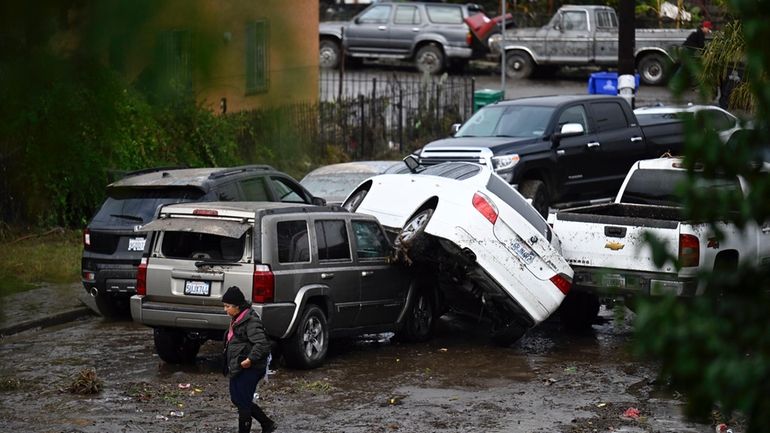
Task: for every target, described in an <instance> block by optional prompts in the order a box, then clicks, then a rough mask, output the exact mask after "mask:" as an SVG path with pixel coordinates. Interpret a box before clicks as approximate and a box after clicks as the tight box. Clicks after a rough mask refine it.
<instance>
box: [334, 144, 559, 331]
mask: <svg viewBox="0 0 770 433" xmlns="http://www.w3.org/2000/svg"><path fill="white" fill-rule="evenodd" d="M405 161H406V162H407V163H408V164H409V166H410V169H411V170H412V172H411V173H408V174H397V175H396V174H383V175H379V176H375V177H373V178H371V179H368V180H366V181H365V182H363V183H362V184H361V185H359V186H358V187H357V188H356V190H355V191H353V192H352V193H351V195H350V196H349V197H348V198H347V199H346V200H345V202H344V203H343V207H345V208H346V209H348V210H350V211H355V212H359V213H365V214H369V215H373V216H376V217H377V219H378V220H379V221H380V222H381V223H382V225H383V226H385V228H386V229H388V230H390V231H391V232H392V233H394V234H396V237H395V240H396V246H397V248H398V249H399V250H400V251H401V252H402V253H403V254H404V255H405V256H406V260H407V261H412V262H416V263H420V264H423V265H426V266H428V267H429V268H431V269H433V277H434V278H435V279H436V280H437V281H438V283H439V285H440V289H441V290H440V293H441V294H442V296H443V300H444V304H445V305H446V306H448V307H449V308H452V309H454V310H457V311H460V312H463V313H467V314H471V315H473V316H475V317H477V318H479V319H483V320H486V321H489V322H490V325H491V329H492V337H493V339H494V340H495V341H496V342H498V343H499V344H503V345H510V344H511V343H513V342H515V341H516V340H518V339H519V338H520V337H521V336H522V335H523V334H524V333H525V332H526V331H527V330H528V329H530V328H532V327H533V326H535V325H537V324H538V323H540V322H542V321H543V320H545V319H546V318H547V317H548V316H549V315H550V314H551V313H552V312H553V311H555V310H556V309H557V308H558V307H559V304H561V302H562V300H563V299H564V296H565V294H566V293H567V292H568V291H569V289H570V285H571V283H572V269H571V268H570V267H569V265H568V264H567V262H566V261H565V260H564V258H563V257H562V256H561V255H560V249H561V246H560V242H559V239H558V238H557V237H556V236H555V235H554V234H553V232H552V231H551V228H550V227H549V226H548V224H547V223H546V221H545V220H544V219H543V218H542V216H540V214H539V213H538V212H537V211H536V210H535V209H534V208H533V207H532V206H531V205H530V204H529V203H528V202H527V201H526V200H525V199H524V198H523V197H522V196H521V195H520V194H519V193H518V192H517V191H516V190H515V189H513V188H512V187H511V186H510V185H509V184H508V183H507V182H506V181H504V180H503V179H502V178H500V177H499V176H498V175H496V174H494V172H493V171H492V170H491V169H490V168H488V167H485V166H482V165H479V164H473V163H467V162H451V163H445V164H439V165H435V166H431V167H427V168H426V167H421V166H419V165H418V164H417V159H416V158H415V157H413V156H411V155H410V156H407V158H406V159H405Z"/></svg>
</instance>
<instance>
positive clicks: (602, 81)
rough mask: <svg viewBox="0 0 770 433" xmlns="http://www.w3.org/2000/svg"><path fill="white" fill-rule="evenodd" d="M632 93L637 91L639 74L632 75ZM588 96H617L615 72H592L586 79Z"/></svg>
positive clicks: (616, 74) (616, 75)
mask: <svg viewBox="0 0 770 433" xmlns="http://www.w3.org/2000/svg"><path fill="white" fill-rule="evenodd" d="M634 84H635V87H634V93H636V92H637V91H638V90H639V74H634ZM588 94H589V95H617V94H618V73H617V72H594V73H592V74H591V76H590V77H588Z"/></svg>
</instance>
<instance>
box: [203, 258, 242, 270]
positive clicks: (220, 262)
mask: <svg viewBox="0 0 770 433" xmlns="http://www.w3.org/2000/svg"><path fill="white" fill-rule="evenodd" d="M201 266H241V264H240V263H238V262H234V261H232V260H224V259H205V260H199V261H197V262H195V267H196V268H200V267H201Z"/></svg>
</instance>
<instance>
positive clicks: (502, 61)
mask: <svg viewBox="0 0 770 433" xmlns="http://www.w3.org/2000/svg"><path fill="white" fill-rule="evenodd" d="M500 3H502V4H503V7H502V9H503V22H502V25H503V30H502V32H501V33H500V34H501V35H502V39H501V40H500V47H501V50H500V51H501V53H500V90H502V92H503V100H505V69H506V64H505V3H506V0H500Z"/></svg>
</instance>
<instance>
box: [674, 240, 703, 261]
mask: <svg viewBox="0 0 770 433" xmlns="http://www.w3.org/2000/svg"><path fill="white" fill-rule="evenodd" d="M698 262H700V242H699V241H698V237H697V236H695V235H679V263H680V264H681V265H682V267H684V268H686V267H690V266H698Z"/></svg>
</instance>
